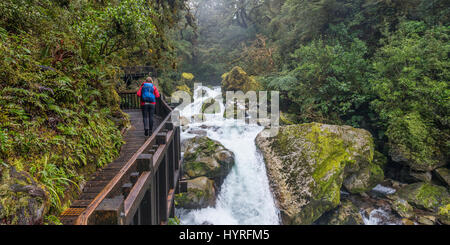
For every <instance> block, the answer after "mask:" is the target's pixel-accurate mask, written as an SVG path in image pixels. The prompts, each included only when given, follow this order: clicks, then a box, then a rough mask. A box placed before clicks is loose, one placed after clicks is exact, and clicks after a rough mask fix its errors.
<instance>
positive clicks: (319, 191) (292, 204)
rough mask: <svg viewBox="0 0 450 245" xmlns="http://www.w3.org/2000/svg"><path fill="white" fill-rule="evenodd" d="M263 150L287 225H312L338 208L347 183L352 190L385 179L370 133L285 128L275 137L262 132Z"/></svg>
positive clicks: (331, 128) (349, 129)
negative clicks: (344, 183)
mask: <svg viewBox="0 0 450 245" xmlns="http://www.w3.org/2000/svg"><path fill="white" fill-rule="evenodd" d="M256 143H257V145H258V147H259V148H260V149H261V150H262V152H263V155H264V158H265V160H266V166H267V170H268V175H269V179H270V182H271V185H272V189H273V190H274V194H275V196H276V197H277V200H278V202H279V203H278V204H279V208H280V211H281V214H282V219H283V223H284V224H311V223H313V222H314V221H315V220H317V219H318V218H319V217H320V216H321V215H322V214H323V213H324V212H326V211H329V210H331V209H333V208H336V207H337V206H338V205H339V202H340V189H341V186H342V184H343V182H344V179H346V183H347V184H346V187H348V189H349V191H350V192H362V191H366V190H370V189H372V188H373V187H374V186H375V185H376V184H377V182H378V180H380V179H382V178H381V177H380V176H382V175H383V172H382V170H381V168H380V166H378V165H376V164H375V163H373V153H374V149H373V147H374V145H373V141H372V138H371V136H370V133H369V132H367V131H365V130H362V129H355V128H352V127H350V126H335V125H326V124H319V123H308V124H300V125H289V126H281V127H280V130H279V133H278V135H277V136H275V137H269V138H265V137H263V136H262V134H259V135H258V136H257V138H256Z"/></svg>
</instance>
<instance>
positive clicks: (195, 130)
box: [188, 129, 208, 136]
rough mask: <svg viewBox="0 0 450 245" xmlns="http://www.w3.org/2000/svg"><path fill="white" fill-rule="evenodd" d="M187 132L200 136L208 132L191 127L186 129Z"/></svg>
mask: <svg viewBox="0 0 450 245" xmlns="http://www.w3.org/2000/svg"><path fill="white" fill-rule="evenodd" d="M188 133H190V134H197V135H200V136H206V135H207V134H208V132H206V131H205V130H201V129H191V130H189V131H188Z"/></svg>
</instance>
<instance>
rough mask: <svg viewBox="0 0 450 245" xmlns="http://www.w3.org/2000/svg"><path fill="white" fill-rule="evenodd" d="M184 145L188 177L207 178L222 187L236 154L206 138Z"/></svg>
mask: <svg viewBox="0 0 450 245" xmlns="http://www.w3.org/2000/svg"><path fill="white" fill-rule="evenodd" d="M183 144H184V145H185V152H184V174H185V175H186V177H188V178H190V179H193V178H197V177H200V176H206V177H208V178H211V179H213V180H214V181H215V182H216V184H217V185H218V186H220V184H221V183H222V182H223V180H224V179H225V177H226V176H227V175H228V173H229V172H230V170H231V168H232V167H233V165H234V153H233V152H231V151H229V150H228V149H226V148H225V147H224V146H223V145H222V144H220V143H219V142H217V141H214V140H211V139H210V138H208V137H206V136H202V137H194V138H191V139H188V140H186V141H185V142H183Z"/></svg>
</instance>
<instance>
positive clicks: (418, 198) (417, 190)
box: [397, 182, 450, 212]
mask: <svg viewBox="0 0 450 245" xmlns="http://www.w3.org/2000/svg"><path fill="white" fill-rule="evenodd" d="M397 195H398V196H399V197H400V198H403V199H405V200H406V201H408V203H410V204H411V205H413V206H415V207H417V208H421V209H428V210H430V211H434V212H436V211H438V208H439V207H441V206H445V205H448V204H449V203H450V196H449V193H448V191H447V189H446V188H445V187H442V186H438V185H433V184H430V183H425V182H420V183H414V184H409V185H406V186H404V187H403V188H401V189H400V190H399V191H398V192H397Z"/></svg>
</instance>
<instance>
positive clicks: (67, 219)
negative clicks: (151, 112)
mask: <svg viewBox="0 0 450 245" xmlns="http://www.w3.org/2000/svg"><path fill="white" fill-rule="evenodd" d="M124 112H126V113H127V114H128V115H129V116H130V122H131V127H130V128H129V129H128V130H127V131H126V132H125V134H124V137H123V140H124V141H125V144H124V145H122V148H121V150H120V155H119V157H118V158H117V159H116V160H115V161H114V162H112V163H110V164H108V165H107V166H105V167H104V168H103V169H101V170H99V171H97V172H95V173H94V174H93V175H92V176H90V177H89V178H88V181H87V183H86V184H85V186H84V187H83V191H82V193H81V195H80V196H79V198H78V200H75V201H74V202H73V203H72V205H71V206H70V208H69V209H67V210H66V211H64V212H63V213H62V214H61V222H62V223H63V224H67V225H70V224H74V222H75V220H76V218H77V217H78V215H79V214H80V213H81V212H83V211H84V210H85V208H86V207H87V206H88V205H89V204H90V203H91V202H92V201H93V199H94V198H95V197H96V196H97V195H98V194H99V192H100V191H101V190H102V189H103V188H105V186H106V185H107V184H108V183H109V182H110V181H111V180H112V179H113V177H114V176H115V175H116V174H117V173H118V172H119V170H120V169H121V168H122V167H123V166H124V165H125V164H126V163H127V161H128V160H129V159H130V158H131V157H132V156H133V154H135V153H136V152H137V151H138V149H139V148H140V147H141V146H142V145H143V144H144V142H145V141H146V139H147V137H145V136H144V124H143V122H142V112H141V111H140V110H124ZM153 120H154V123H153V129H156V128H157V127H158V126H159V125H160V123H161V121H162V118H161V117H160V116H159V115H156V114H155V116H154V119H153Z"/></svg>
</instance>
